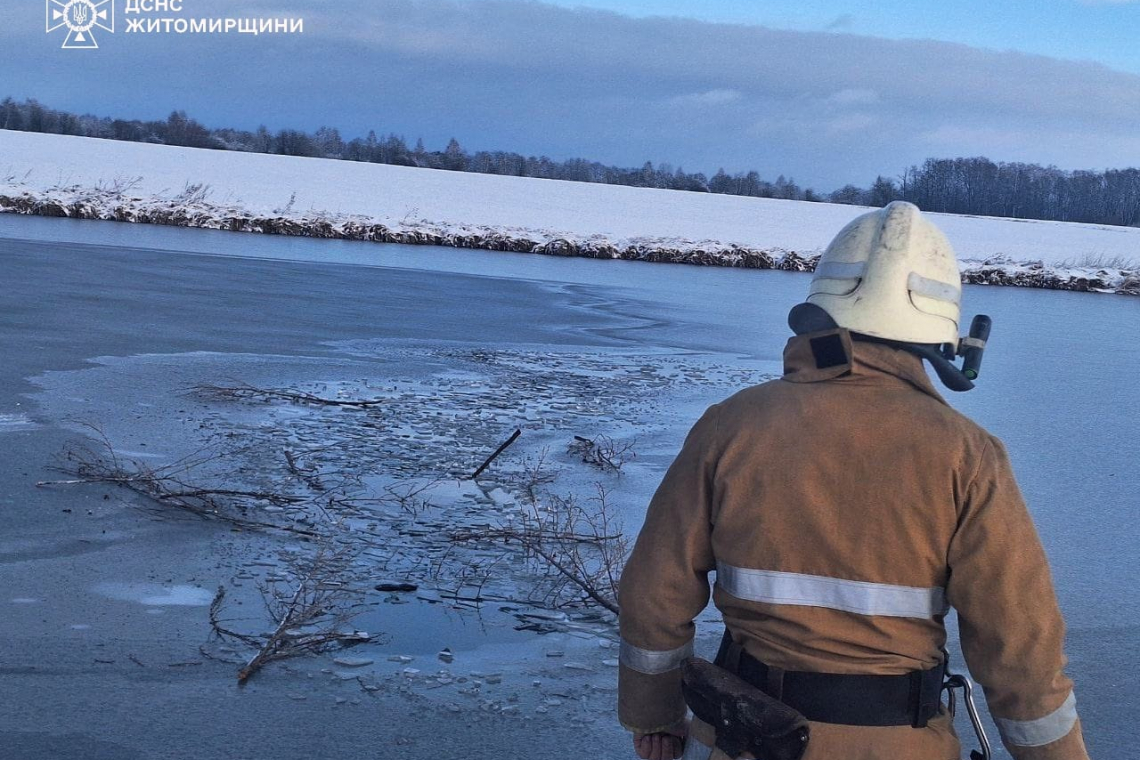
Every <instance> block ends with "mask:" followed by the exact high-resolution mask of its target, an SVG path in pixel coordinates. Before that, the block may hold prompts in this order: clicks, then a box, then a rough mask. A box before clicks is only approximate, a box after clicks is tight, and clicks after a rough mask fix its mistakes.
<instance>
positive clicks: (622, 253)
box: [0, 130, 1140, 293]
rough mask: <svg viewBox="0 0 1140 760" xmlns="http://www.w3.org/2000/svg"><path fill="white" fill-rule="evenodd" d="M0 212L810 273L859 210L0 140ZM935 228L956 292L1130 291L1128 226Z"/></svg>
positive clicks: (985, 220)
mask: <svg viewBox="0 0 1140 760" xmlns="http://www.w3.org/2000/svg"><path fill="white" fill-rule="evenodd" d="M0 211H16V212H21V213H37V214H44V215H55V216H61V215H66V216H82V217H85V218H103V219H117V220H120V221H141V222H152V223H162V224H176V225H180V226H192V227H211V228H221V229H239V230H244V231H256V232H276V233H282V234H295V235H306V236H313V237H349V238H354V239H362V240H379V241H384V242H405V243H431V244H443V245H454V246H457V247H478V248H493V249H503V250H515V251H534V252H539V253H553V254H561V255H585V256H594V257H599V258H632V259H647V260H668V261H682V262H688V263H701V264H712V265H718V264H719V265H734V266H753V267H757V268H770V267H777V268H789V269H810V268H811V266H812V262H811V257H812V256H814V255H816V254H818V253H819V252H820V251H821V250H822V249H823V248H824V247H825V246H826V245H827V243H828V241H829V240H830V239H831V237H832V236H833V235H834V234H835V233H836V232H837V231H838V230H839V229H840V228H841V227H842V226H843V225H844V224H846V223H847V222H848V221H849V220H850V219H852V218H853V217H854V216H856V215H858V214H860V213H863V212H864V211H865V209H864V208H862V207H854V206H843V205H835V204H827V203H806V202H802V201H782V200H773V199H761V198H742V197H736V196H726V195H709V194H704V193H689V192H678V191H671V190H655V189H646V188H631V187H620V186H613V185H599V184H587V183H576V182H563V181H557V180H542V179H534V178H524V177H500V176H493V175H483V174H468V173H456V172H446V171H438V170H431V169H416V168H408V167H399V166H386V165H379V164H359V163H353V162H348V161H333V160H324V159H313V158H296V157H289V156H271V155H262V154H249V153H233V152H225V151H210V150H198V149H192V148H178V147H170V146H160V145H149V144H140V143H128V142H115V141H110V140H95V139H90V138H83V137H69V136H60V135H44V134H33V133H24V132H11V131H4V130H0ZM934 216H935V217H936V222H937V223H938V224H939V226H941V227H942V228H943V229H944V230H945V231H946V233H947V235H948V236H949V237H950V239H951V241H952V242H953V243H954V245H955V247H956V249H957V252H958V255H959V258H960V259H962V260H963V275H964V279H965V280H966V281H967V282H975V283H982V284H1007V285H1026V286H1030V287H1045V288H1054V289H1072V290H1097V291H1108V292H1125V293H1137V292H1140V272H1138V271H1137V269H1138V268H1140V264H1138V263H1137V262H1140V229H1133V228H1124V227H1113V226H1106V225H1092V224H1070V223H1061V222H1041V221H1026V220H1013V219H997V218H991V217H967V216H955V215H946V214H936V215H934ZM791 254H794V255H791Z"/></svg>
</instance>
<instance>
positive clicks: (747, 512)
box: [618, 330, 1087, 760]
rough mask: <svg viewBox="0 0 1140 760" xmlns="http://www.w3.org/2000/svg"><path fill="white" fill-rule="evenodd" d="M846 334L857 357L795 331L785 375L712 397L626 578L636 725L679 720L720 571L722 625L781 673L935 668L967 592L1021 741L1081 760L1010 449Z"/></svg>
mask: <svg viewBox="0 0 1140 760" xmlns="http://www.w3.org/2000/svg"><path fill="white" fill-rule="evenodd" d="M833 333H834V334H836V335H838V336H839V338H840V339H841V341H842V344H843V346H844V349H845V351H846V355H847V357H849V359H850V361H849V362H848V363H846V364H839V365H836V366H826V367H823V368H820V367H819V366H817V362H816V359H815V357H814V355H813V352H812V347H811V342H810V339H811V338H813V337H819V336H818V335H813V336H799V337H796V338H793V339H792V340H791V341H789V343H788V347H787V349H786V350H785V353H784V362H785V374H784V377H783V378H782V379H780V380H776V381H773V382H769V383H764V384H763V385H758V386H754V387H751V388H748V389H745V390H743V391H741V392H739V393H737V394H736V395H734V396H732V397H731V398H729V399H727V400H725V401H723V402H721V403H719V404H716V405H714V406H712V407H710V408H709V409H708V411H707V412H706V413H705V414H704V415H703V416H702V417H701V419H700V420H699V421H698V422H697V423H696V425H695V426H694V427H693V429H692V430H691V431H690V433H689V435H688V437H687V438H686V440H685V444H684V446H683V448H682V450H681V452H680V454H679V455H678V456H677V459H676V460H675V461H674V462H673V464H672V465H671V466H670V468H669V470H668V472H667V473H666V475H665V478H664V480H663V482H662V483H661V486H660V487H659V488H658V490H657V492H656V493H655V495H654V496H653V499H652V501H651V503H650V505H649V509H648V512H647V515H646V519H645V525H644V527H643V528H642V530H641V533H640V535H639V537H638V540H637V544H636V546H635V548H634V550H633V553H632V555H631V556H630V559H629V562H628V563H627V565H626V568H625V571H624V573H623V576H622V579H621V588H620V599H619V601H620V605H621V618H620V622H621V635H622V649H621V658H620V660H621V664H620V668H619V694H618V702H619V718H620V720H621V722H622V723H623V725H625V726H626V727H627V728H630V729H632V730H636V731H639V732H643V733H649V732H653V731H657V730H662V729H664V728H666V727H668V726H670V725H673V724H675V723H677V722H678V721H680V720H681V719H683V717H684V715H685V706H684V702H683V700H682V697H681V693H680V673H679V670H678V665H679V664H680V662H681V661H682V660H683V659H684V658H685V657H687V656H688V655H689V653H690V652H691V647H692V640H693V635H694V630H695V629H694V625H693V619H694V618H695V617H696V616H697V614H698V613H699V612H700V611H701V610H702V609H703V608H704V607H705V605H706V604H707V603H708V599H709V583H708V578H709V573H710V572H713V571H715V572H716V584H715V588H714V590H713V600H714V602H715V604H716V606H717V608H719V610H720V611H721V612H722V613H723V615H724V619H725V624H726V625H727V626H728V627H729V628H730V629H731V630H732V631H733V632H734V634H735V635H736V638H737V639H738V640H739V641H740V642H741V643H742V644H743V645H744V647H745V649H746V650H747V651H748V652H749V653H750V654H752V655H753V656H754V657H757V658H759V659H760V660H762V661H764V662H766V663H768V664H770V665H774V666H776V667H779V668H783V669H785V670H809V671H816V672H830V673H870V674H901V673H906V672H909V671H912V670H918V669H927V668H930V667H933V666H934V665H936V664H937V662H938V661H939V659H940V650H941V648H942V646H943V645H944V643H945V640H946V631H945V628H944V625H943V621H944V616H945V614H946V612H947V610H948V607H949V606H950V605H952V606H953V607H955V608H956V609H957V611H958V616H959V626H960V638H961V642H962V648H963V652H964V654H965V657H966V660H967V664H968V665H969V668H970V672H971V673H972V675H973V676H974V678H975V679H976V680H977V681H978V682H979V683H980V684H981V685H982V687H983V689H984V690H985V694H986V698H987V702H988V705H989V708H990V710H991V712H992V714H993V716H994V718H995V721H996V722H997V725H998V727H999V728H1000V729H1001V733H1002V739H1003V740H1004V742H1005V745H1006V747H1007V748H1008V749H1009V751H1010V753H1011V754H1012V755H1013V756H1014V757H1015V758H1017V759H1018V760H1031V759H1033V760H1036V758H1062V759H1064V760H1070V759H1071V760H1080V759H1082V758H1086V757H1087V754H1086V752H1085V749H1084V744H1083V740H1082V738H1081V732H1080V724H1079V721H1078V719H1077V713H1076V708H1075V699H1074V697H1073V691H1072V682H1071V681H1070V680H1069V679H1068V678H1067V677H1066V676H1065V675H1064V673H1063V672H1062V668H1063V666H1064V663H1065V659H1064V656H1063V654H1062V642H1063V638H1064V623H1063V620H1062V618H1061V614H1060V611H1059V609H1058V606H1057V603H1056V598H1055V595H1054V592H1053V587H1052V582H1051V580H1050V575H1049V568H1048V563H1047V561H1046V558H1045V554H1044V551H1043V550H1042V547H1041V544H1040V541H1039V539H1038V537H1037V532H1036V529H1035V528H1034V525H1033V522H1032V520H1031V518H1030V516H1029V514H1028V511H1027V509H1026V507H1025V503H1024V501H1023V500H1022V497H1021V494H1020V491H1019V490H1018V487H1017V484H1016V481H1015V480H1014V476H1013V473H1012V471H1011V469H1010V465H1009V461H1008V458H1007V456H1006V453H1005V450H1004V448H1003V447H1002V444H1001V442H1000V441H998V440H997V439H996V438H994V437H993V436H991V435H989V434H988V433H987V432H985V431H984V430H983V429H981V428H980V427H979V426H977V425H976V424H974V423H973V422H971V421H970V420H968V419H967V418H966V417H964V416H963V415H961V414H960V413H958V412H956V411H955V410H954V409H952V408H951V407H950V406H949V405H948V404H946V402H945V401H944V400H943V399H942V398H941V396H940V395H939V394H938V392H937V391H936V390H935V389H934V387H933V385H932V384H931V381H930V379H929V378H928V377H927V375H926V372H925V369H924V367H923V365H922V362H921V361H920V360H919V359H918V358H916V357H914V356H912V355H910V354H907V353H905V352H902V351H899V350H897V349H894V348H890V347H888V346H885V345H880V344H872V343H865V342H855V343H854V344H852V342H851V339H850V335H849V334H848V333H847V332H846V331H844V330H838V331H833ZM820 335H822V334H820ZM821 363H823V364H826V363H827V362H821ZM904 728H905V730H906V731H914V729H909V728H906V727H904ZM854 730H855V731H856V732H859V731H862V732H866V735H867V737H868V739H867V740H868V741H873V739H872V738H871V737H873V736H874V732H884V731H889V732H895V734H897V733H898V731H899V730H900V729H892V728H887V729H882V728H866V729H864V728H858V729H854ZM824 733H826V731H825V732H824ZM904 735H906V734H905V732H904ZM914 735H915V736H916V738H917V736H918V733H917V732H916V733H915V734H914ZM850 740H851V739H850V736H846V737H845V738H844V741H850ZM813 743H814V739H813ZM852 751H854V748H852ZM916 752H918V750H917V748H916ZM814 754H815V753H813V752H811V751H810V750H809V755H814ZM853 756H854V755H853ZM869 756H873V755H869ZM920 756H921V755H919V754H915V755H914V757H916V758H917V757H920ZM900 757H901V756H900ZM924 760H925V758H924Z"/></svg>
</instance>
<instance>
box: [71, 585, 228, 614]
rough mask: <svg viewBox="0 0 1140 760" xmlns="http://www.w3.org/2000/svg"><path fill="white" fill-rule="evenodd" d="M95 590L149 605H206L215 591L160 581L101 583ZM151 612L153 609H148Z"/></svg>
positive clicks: (121, 599) (102, 594)
mask: <svg viewBox="0 0 1140 760" xmlns="http://www.w3.org/2000/svg"><path fill="white" fill-rule="evenodd" d="M94 591H95V593H96V594H98V595H100V596H105V597H107V598H108V599H117V600H119V601H122V602H137V603H138V604H145V605H146V606H147V607H206V606H209V604H210V602H212V601H213V600H214V592H212V591H208V590H207V589H204V588H199V587H198V586H164V585H161V584H158V583H100V584H98V585H96V586H95V588H94ZM147 612H151V610H147Z"/></svg>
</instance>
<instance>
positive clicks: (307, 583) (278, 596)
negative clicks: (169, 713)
mask: <svg viewBox="0 0 1140 760" xmlns="http://www.w3.org/2000/svg"><path fill="white" fill-rule="evenodd" d="M348 565H349V562H348V558H347V557H346V556H344V555H342V554H333V553H330V552H328V551H327V550H325V549H324V548H323V547H322V548H320V549H318V551H317V553H316V554H315V555H314V556H313V557H312V558H311V559H310V560H309V561H308V562H307V563H305V565H304V566H302V567H300V568H296V569H295V571H294V575H295V579H294V581H293V583H295V584H296V587H295V588H293V589H292V590H291V591H284V592H283V591H280V590H279V589H277V588H276V586H274V585H272V584H268V585H266V586H263V587H262V590H261V593H262V598H263V599H264V600H265V607H266V610H267V612H268V614H269V617H270V620H271V622H272V623H273V630H272V631H270V632H269V633H263V634H248V633H243V632H241V631H236V630H234V629H233V628H232V627H229V626H228V624H226V623H225V622H224V621H223V620H222V619H221V614H222V610H223V605H224V599H225V589H224V588H223V587H219V588H218V592H217V594H215V596H214V600H213V602H212V603H211V604H210V626H211V628H212V629H213V631H214V634H215V635H216V636H217V637H219V638H222V639H231V640H233V641H237V642H240V643H242V644H244V645H246V646H249V647H253V648H255V649H256V651H255V652H254V654H253V655H252V657H250V658H249V659H248V660H247V661H246V662H245V664H244V665H243V666H242V667H241V668H240V669H239V670H238V673H237V680H238V685H244V684H245V683H246V682H247V681H248V680H249V679H250V678H252V677H253V676H254V675H255V674H256V673H257V672H258V671H260V670H261V669H262V668H263V667H265V666H266V665H268V664H269V663H271V662H275V661H277V660H282V659H285V658H288V657H297V656H299V655H304V654H316V653H320V652H324V651H328V650H330V649H337V648H343V647H348V646H352V645H354V644H360V643H362V642H365V641H369V640H371V637H370V636H369V635H368V634H367V633H364V632H362V631H357V630H355V629H351V628H349V627H348V624H349V622H350V621H351V619H352V617H353V616H354V615H355V612H354V610H353V609H352V599H353V596H354V595H355V594H356V592H354V591H352V590H350V589H348V588H347V587H346V585H345V583H344V582H343V580H342V577H343V575H344V574H345V572H346V571H347V568H348Z"/></svg>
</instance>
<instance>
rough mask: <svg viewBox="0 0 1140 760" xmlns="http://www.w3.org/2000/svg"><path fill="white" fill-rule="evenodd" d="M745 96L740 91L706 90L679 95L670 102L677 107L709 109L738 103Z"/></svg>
mask: <svg viewBox="0 0 1140 760" xmlns="http://www.w3.org/2000/svg"><path fill="white" fill-rule="evenodd" d="M743 97H744V96H743V95H742V94H741V93H740V90H724V89H716V90H705V91H704V92H692V93H686V94H685V95H677V96H674V97H672V98H670V99H669V102H670V103H672V104H673V105H677V106H685V107H690V106H694V107H697V108H700V107H709V106H723V105H728V104H729V103H736V102H737V101H739V100H740V99H741V98H743Z"/></svg>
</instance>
